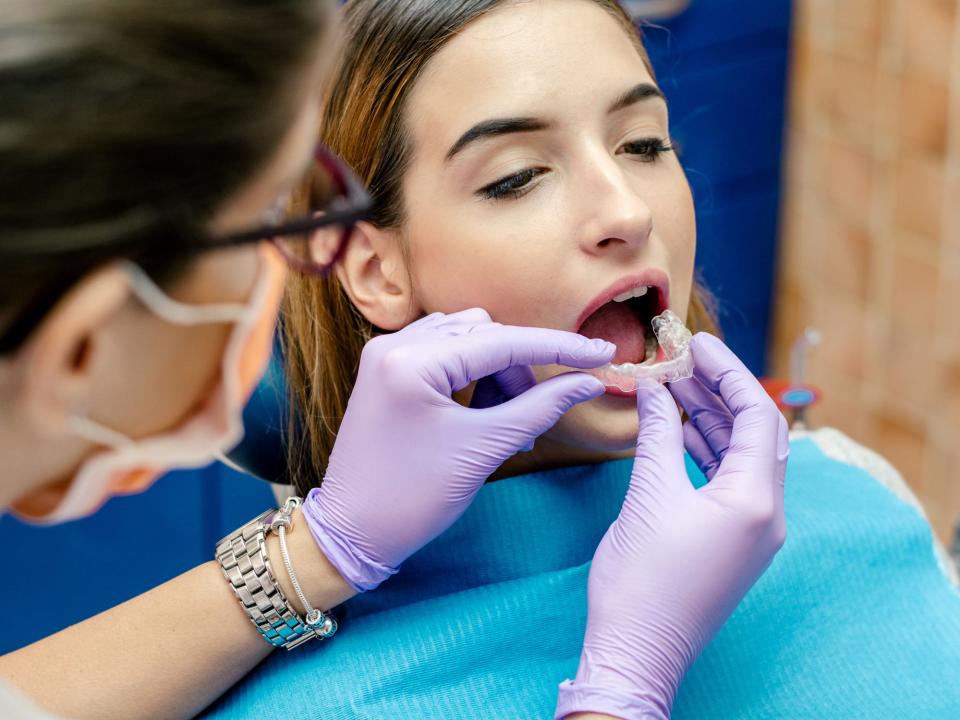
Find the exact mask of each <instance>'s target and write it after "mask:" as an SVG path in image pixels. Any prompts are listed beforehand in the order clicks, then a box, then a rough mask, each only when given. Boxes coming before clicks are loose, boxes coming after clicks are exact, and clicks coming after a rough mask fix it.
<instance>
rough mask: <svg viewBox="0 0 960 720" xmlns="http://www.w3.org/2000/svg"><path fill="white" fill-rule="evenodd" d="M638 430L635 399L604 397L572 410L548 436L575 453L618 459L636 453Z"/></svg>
mask: <svg viewBox="0 0 960 720" xmlns="http://www.w3.org/2000/svg"><path fill="white" fill-rule="evenodd" d="M638 431H639V423H638V421H637V406H636V400H635V399H634V398H623V397H616V396H612V395H602V396H600V397H599V398H597V399H596V400H590V401H589V402H585V403H581V404H579V405H576V406H575V407H573V408H571V409H570V410H569V411H568V412H567V413H566V415H564V416H563V417H562V418H560V420H559V421H558V422H557V424H556V425H554V427H553V429H551V430H549V431H547V433H546V437H547V438H549V439H550V440H552V441H553V442H555V443H557V444H560V445H567V446H569V447H571V448H575V449H576V450H588V451H593V452H598V453H610V454H611V457H615V456H620V455H622V454H623V453H624V451H631V452H632V451H633V449H634V448H635V447H636V444H637V432H638Z"/></svg>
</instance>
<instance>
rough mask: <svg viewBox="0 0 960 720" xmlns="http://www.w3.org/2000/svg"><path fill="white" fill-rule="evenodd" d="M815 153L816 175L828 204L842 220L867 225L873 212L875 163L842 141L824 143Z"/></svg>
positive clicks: (860, 151)
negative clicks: (843, 218)
mask: <svg viewBox="0 0 960 720" xmlns="http://www.w3.org/2000/svg"><path fill="white" fill-rule="evenodd" d="M816 150H817V151H816V154H815V162H816V166H815V169H814V171H813V172H814V177H815V178H816V179H817V181H818V182H819V184H820V185H821V187H822V192H823V195H824V199H825V200H826V202H827V203H829V205H830V206H831V207H832V208H833V209H835V210H836V211H837V212H838V213H840V215H841V216H842V217H845V218H847V219H849V220H851V221H853V222H866V221H867V219H868V218H869V217H870V214H871V211H872V209H873V207H872V202H873V190H874V185H875V179H874V163H873V159H872V158H871V157H870V155H869V154H868V153H866V152H864V151H863V150H862V149H859V148H857V147H853V146H851V145H850V144H847V143H844V142H841V141H824V142H822V143H820V144H819V146H818V147H817V149H816Z"/></svg>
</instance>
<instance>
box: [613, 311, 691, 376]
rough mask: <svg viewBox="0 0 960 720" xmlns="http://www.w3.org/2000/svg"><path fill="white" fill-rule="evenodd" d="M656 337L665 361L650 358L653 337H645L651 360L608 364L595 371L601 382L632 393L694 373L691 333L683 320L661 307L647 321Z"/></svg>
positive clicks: (653, 348) (649, 355) (652, 348)
mask: <svg viewBox="0 0 960 720" xmlns="http://www.w3.org/2000/svg"><path fill="white" fill-rule="evenodd" d="M650 324H651V325H652V326H653V332H654V334H656V336H657V341H658V342H659V343H660V347H661V348H663V354H664V355H665V356H666V358H667V359H666V360H664V361H663V362H659V363H658V362H655V361H654V360H653V359H652V356H653V350H655V347H653V343H652V341H653V338H648V342H647V355H648V357H650V358H651V359H649V360H644V362H642V363H621V364H619V365H615V364H613V363H608V364H607V365H604V366H603V367H602V368H600V369H599V370H597V371H596V373H595V374H596V376H597V377H598V378H599V379H600V380H601V381H602V382H603V384H604V385H607V386H611V387H616V388H620V389H621V390H623V391H624V392H632V391H634V390H636V389H637V388H638V387H640V386H642V385H644V384H647V383H661V384H663V383H668V382H673V381H674V380H681V379H683V378H688V377H692V376H693V355H691V354H690V341H691V340H692V339H693V335H691V334H690V331H689V330H687V328H686V326H684V324H683V322H682V321H681V320H680V318H679V317H677V316H676V314H674V313H673V312H672V311H670V310H664V311H663V313H661V314H660V315H657V316H656V317H655V318H653V320H652V321H651V323H650Z"/></svg>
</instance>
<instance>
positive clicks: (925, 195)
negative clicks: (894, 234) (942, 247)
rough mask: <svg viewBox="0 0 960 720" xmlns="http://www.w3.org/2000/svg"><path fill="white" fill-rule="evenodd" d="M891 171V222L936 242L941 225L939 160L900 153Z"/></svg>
mask: <svg viewBox="0 0 960 720" xmlns="http://www.w3.org/2000/svg"><path fill="white" fill-rule="evenodd" d="M892 170H893V173H894V178H893V181H894V187H895V198H894V222H895V225H896V227H897V229H898V230H904V231H907V232H908V233H911V234H913V235H915V236H920V237H922V238H925V239H926V240H927V241H929V242H931V243H933V244H937V243H938V242H939V238H940V229H941V226H942V224H943V217H942V215H943V195H944V171H943V165H942V163H939V162H935V161H932V160H929V159H927V158H919V157H913V156H902V157H901V159H900V161H899V162H897V163H896V165H894V166H893V168H892Z"/></svg>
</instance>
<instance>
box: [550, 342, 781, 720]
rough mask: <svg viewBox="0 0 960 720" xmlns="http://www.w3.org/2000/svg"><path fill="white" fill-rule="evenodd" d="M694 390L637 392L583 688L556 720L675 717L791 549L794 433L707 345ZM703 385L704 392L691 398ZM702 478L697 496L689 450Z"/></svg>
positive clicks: (595, 585) (734, 363)
mask: <svg viewBox="0 0 960 720" xmlns="http://www.w3.org/2000/svg"><path fill="white" fill-rule="evenodd" d="M691 350H692V353H693V358H694V363H695V370H694V377H693V378H690V379H687V380H681V381H679V382H677V383H675V384H673V385H671V390H672V391H673V393H674V395H676V396H677V399H678V400H680V402H681V403H682V405H683V407H684V408H685V409H686V411H687V413H688V414H689V415H690V417H691V418H694V420H693V421H692V423H691V424H688V426H687V429H683V428H681V424H680V417H679V414H678V412H677V408H676V404H675V403H674V400H673V398H672V397H671V395H670V392H668V391H667V389H666V388H664V387H663V386H659V385H653V386H651V385H649V384H648V385H645V386H643V387H641V388H640V389H639V390H638V392H637V405H638V412H639V415H640V433H639V435H638V438H637V449H636V460H635V463H634V468H633V474H632V476H631V480H630V487H629V489H628V491H627V497H626V499H625V501H624V504H623V509H622V510H621V513H620V515H619V517H618V518H617V519H616V520H615V521H614V523H613V524H612V525H611V526H610V529H609V530H608V531H607V533H606V535H605V536H604V538H603V540H602V541H601V542H600V546H599V547H598V549H597V552H596V555H595V556H594V560H593V565H592V567H591V569H590V577H589V583H588V618H587V629H586V635H585V638H584V644H583V652H582V654H581V656H580V667H579V669H578V671H577V676H576V679H575V680H573V681H572V682H570V681H567V682H565V683H563V684H562V685H561V689H560V697H559V702H558V707H557V717H558V718H585V717H589V716H588V715H581V714H578V713H588V712H589V713H602V714H606V715H609V716H612V717H616V718H624V719H625V720H634V719H636V718H644V719H645V720H654V719H657V720H659V719H662V718H669V716H670V712H671V708H672V705H673V700H674V697H675V695H676V692H677V688H678V687H679V685H680V681H681V680H682V679H683V676H684V674H685V673H686V671H687V669H688V668H689V667H690V665H691V664H692V663H693V661H694V660H695V659H696V657H697V656H698V655H699V654H700V652H701V651H702V650H703V648H704V647H705V646H706V644H707V643H708V642H709V641H710V639H711V638H712V637H713V635H714V634H715V633H716V632H717V630H718V629H719V628H720V627H721V626H722V625H723V623H724V622H725V621H726V619H727V618H728V617H729V616H730V614H731V613H732V612H733V610H734V609H735V608H736V606H737V605H738V604H739V602H740V600H741V599H742V598H743V597H744V595H746V593H747V591H748V590H749V589H750V587H751V586H752V585H753V584H754V582H756V580H757V579H758V578H759V577H760V575H761V574H763V572H764V570H765V569H766V568H767V566H768V565H769V564H770V562H771V560H772V559H773V557H774V555H775V554H776V552H777V551H778V550H779V549H780V547H781V546H782V544H783V541H784V538H785V533H786V525H785V519H784V513H783V482H784V474H785V471H786V461H787V455H788V453H789V445H788V436H787V424H786V420H785V419H784V418H783V416H782V415H781V414H780V412H779V411H778V410H777V408H776V406H775V405H774V404H773V402H772V401H771V400H770V398H769V397H768V396H767V394H766V393H765V392H764V390H763V388H762V387H761V386H760V384H759V383H758V382H757V380H756V379H755V378H754V377H753V375H751V374H750V372H749V371H748V370H747V369H746V368H745V367H744V366H743V364H742V363H741V362H740V361H739V360H738V359H737V358H736V356H735V355H734V354H733V353H732V352H730V350H728V349H727V347H726V346H725V345H724V344H723V343H721V342H720V341H719V340H717V339H716V338H714V337H712V336H710V335H707V334H704V333H701V334H698V335H697V336H696V337H695V338H694V340H693V343H692V345H691ZM691 383H697V385H690V384H691ZM685 439H686V441H687V447H688V449H689V450H690V452H691V454H692V455H693V456H694V458H695V459H696V460H697V462H698V463H699V464H700V465H701V467H703V468H705V470H706V471H707V474H708V477H709V482H708V483H707V485H705V486H704V487H702V488H700V489H699V490H698V489H695V488H694V487H693V486H692V485H691V484H690V481H689V479H688V477H687V473H686V470H685V468H684V440H685Z"/></svg>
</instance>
